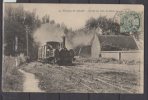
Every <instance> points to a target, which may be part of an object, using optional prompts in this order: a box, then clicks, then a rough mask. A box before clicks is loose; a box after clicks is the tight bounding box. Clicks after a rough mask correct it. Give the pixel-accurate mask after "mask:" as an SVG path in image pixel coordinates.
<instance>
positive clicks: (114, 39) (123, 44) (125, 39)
mask: <svg viewBox="0 0 148 100" xmlns="http://www.w3.org/2000/svg"><path fill="white" fill-rule="evenodd" d="M98 38H99V41H100V45H101V51H121V50H122V51H124V50H137V49H138V47H137V45H136V42H135V40H134V39H133V37H131V36H124V35H99V36H98ZM92 41H93V40H92ZM92 41H91V43H92ZM80 49H81V50H80ZM90 49H91V44H89V45H87V46H83V47H82V46H79V47H77V48H75V52H76V54H78V53H79V50H80V51H81V53H82V52H83V53H84V54H86V52H87V53H90ZM83 53H82V54H83Z"/></svg>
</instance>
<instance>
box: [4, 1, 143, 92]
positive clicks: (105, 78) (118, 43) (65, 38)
mask: <svg viewBox="0 0 148 100" xmlns="http://www.w3.org/2000/svg"><path fill="white" fill-rule="evenodd" d="M3 7H4V10H3V66H2V90H3V92H46V93H126V94H143V93H144V6H143V5H127V4H126V5H118V4H108V5H107V4H33V3H32V4H29V3H25V4H23V3H4V6H3Z"/></svg>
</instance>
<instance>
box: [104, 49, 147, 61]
mask: <svg viewBox="0 0 148 100" xmlns="http://www.w3.org/2000/svg"><path fill="white" fill-rule="evenodd" d="M143 55H144V52H143V51H140V50H136V51H101V56H102V57H104V58H115V59H118V60H127V61H132V60H135V61H143Z"/></svg>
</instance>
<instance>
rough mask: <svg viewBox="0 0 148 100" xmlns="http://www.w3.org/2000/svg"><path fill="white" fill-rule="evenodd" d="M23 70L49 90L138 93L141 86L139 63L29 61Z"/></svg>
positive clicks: (52, 91)
mask: <svg viewBox="0 0 148 100" xmlns="http://www.w3.org/2000/svg"><path fill="white" fill-rule="evenodd" d="M22 69H23V70H25V71H26V72H30V73H33V74H34V75H35V77H36V78H38V79H39V81H40V82H39V87H40V88H41V89H42V90H44V91H46V92H49V93H57V92H58V93H59V92H60V93H141V92H142V88H143V84H141V83H142V82H143V81H141V80H143V75H142V74H141V73H143V70H142V66H140V65H138V64H137V65H126V64H105V63H74V65H73V66H59V65H51V64H42V63H39V62H32V63H29V64H27V65H26V66H24V67H23V68H22Z"/></svg>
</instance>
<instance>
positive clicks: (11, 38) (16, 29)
mask: <svg viewBox="0 0 148 100" xmlns="http://www.w3.org/2000/svg"><path fill="white" fill-rule="evenodd" d="M4 14H5V15H4V45H5V47H4V54H5V55H12V56H16V55H18V54H20V53H24V54H26V26H27V27H29V30H28V42H29V43H28V44H29V48H30V49H32V50H29V54H30V57H34V56H35V55H32V54H34V50H36V49H35V46H34V45H36V42H35V41H34V38H33V33H34V31H35V30H36V29H37V28H38V27H40V25H41V21H40V20H39V19H38V17H37V16H36V13H35V12H27V11H25V10H24V9H23V6H18V7H16V8H14V7H10V6H9V7H6V9H5V13H4ZM16 37H17V38H18V41H17V46H18V49H17V50H16V49H15V45H16V40H15V38H16Z"/></svg>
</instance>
